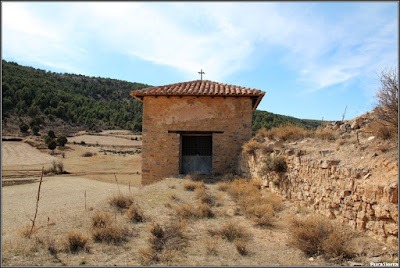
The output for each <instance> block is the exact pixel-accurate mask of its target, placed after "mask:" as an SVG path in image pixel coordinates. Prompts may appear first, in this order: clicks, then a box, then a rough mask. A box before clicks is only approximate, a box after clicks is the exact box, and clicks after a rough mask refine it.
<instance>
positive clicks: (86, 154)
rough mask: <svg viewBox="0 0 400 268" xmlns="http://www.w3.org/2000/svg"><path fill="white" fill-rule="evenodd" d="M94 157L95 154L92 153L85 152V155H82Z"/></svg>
mask: <svg viewBox="0 0 400 268" xmlns="http://www.w3.org/2000/svg"><path fill="white" fill-rule="evenodd" d="M94 155H96V154H95V153H92V152H85V153H83V154H82V157H92V156H94Z"/></svg>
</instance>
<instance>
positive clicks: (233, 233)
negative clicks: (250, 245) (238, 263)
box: [218, 220, 250, 242]
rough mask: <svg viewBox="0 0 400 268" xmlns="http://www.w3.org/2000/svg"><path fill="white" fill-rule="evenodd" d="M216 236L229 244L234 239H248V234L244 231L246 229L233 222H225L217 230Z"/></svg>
mask: <svg viewBox="0 0 400 268" xmlns="http://www.w3.org/2000/svg"><path fill="white" fill-rule="evenodd" d="M218 234H220V235H221V237H222V238H224V239H226V240H228V241H230V242H232V241H234V240H236V239H244V240H247V239H249V238H250V234H249V233H248V232H247V231H246V229H245V228H244V227H243V226H242V225H240V224H239V223H238V222H236V221H233V220H228V221H225V222H224V223H223V224H222V226H221V228H220V229H219V230H218Z"/></svg>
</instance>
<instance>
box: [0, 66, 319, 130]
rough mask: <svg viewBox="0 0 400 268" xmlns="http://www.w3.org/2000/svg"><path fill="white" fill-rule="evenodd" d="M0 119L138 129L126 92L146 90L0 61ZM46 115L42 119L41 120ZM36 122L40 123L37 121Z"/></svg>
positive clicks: (260, 121) (275, 121)
mask: <svg viewBox="0 0 400 268" xmlns="http://www.w3.org/2000/svg"><path fill="white" fill-rule="evenodd" d="M2 82H3V83H2V111H3V114H2V119H3V120H7V117H9V116H11V115H14V116H18V117H27V116H28V117H31V118H38V117H40V118H41V119H42V120H43V119H46V120H45V121H49V122H51V121H53V120H55V119H56V118H59V119H61V120H63V121H64V122H66V123H67V124H70V125H72V126H77V125H79V126H84V127H86V128H88V129H97V128H98V126H107V127H110V128H120V129H131V130H134V131H141V129H142V103H141V102H140V101H137V100H135V99H134V98H132V97H131V96H130V95H129V93H130V91H131V90H136V89H141V88H145V87H149V85H146V84H140V83H131V82H126V81H121V80H116V79H110V78H100V77H88V76H84V75H75V74H67V73H64V74H60V73H54V72H46V71H44V70H40V69H35V68H32V67H25V66H21V65H19V64H17V63H15V62H7V61H5V60H2ZM46 117H47V118H46ZM38 121H40V120H38ZM288 123H292V124H298V125H302V126H305V127H308V128H315V127H317V126H318V125H319V124H320V122H319V121H316V120H301V119H297V118H294V117H289V116H283V115H277V114H273V113H269V112H265V111H255V112H254V113H253V128H252V129H253V132H255V131H257V130H258V129H260V128H261V127H265V128H267V129H270V128H272V127H276V126H279V125H282V124H288Z"/></svg>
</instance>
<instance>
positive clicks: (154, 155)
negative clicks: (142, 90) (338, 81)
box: [142, 96, 252, 184]
mask: <svg viewBox="0 0 400 268" xmlns="http://www.w3.org/2000/svg"><path fill="white" fill-rule="evenodd" d="M251 120H252V103H251V99H250V97H238V98H236V97H226V98H224V97H196V96H183V97H182V98H180V97H178V96H176V97H175V96H173V97H166V96H158V97H153V96H146V97H145V98H144V100H143V123H142V134H143V145H142V157H143V159H142V184H149V183H152V182H155V181H159V180H162V179H163V178H165V177H168V176H170V175H177V174H179V172H180V170H179V157H180V140H181V137H180V134H179V133H168V131H223V133H213V134H212V146H213V147H212V158H213V160H212V171H213V173H215V174H218V173H220V174H222V173H225V172H231V170H232V169H233V168H234V167H235V166H236V163H237V156H238V155H239V154H240V151H241V146H242V145H243V143H245V142H247V141H248V140H249V139H250V137H251Z"/></svg>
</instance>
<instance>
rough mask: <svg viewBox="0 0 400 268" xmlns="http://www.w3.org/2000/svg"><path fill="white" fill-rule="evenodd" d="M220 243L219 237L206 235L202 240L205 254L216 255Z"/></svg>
mask: <svg viewBox="0 0 400 268" xmlns="http://www.w3.org/2000/svg"><path fill="white" fill-rule="evenodd" d="M220 244H221V239H220V238H218V237H217V238H215V237H210V236H206V237H205V238H204V240H203V245H204V248H205V249H206V253H207V255H214V256H217V255H218V247H219V245H220Z"/></svg>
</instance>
